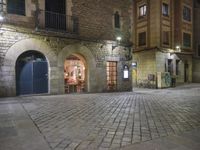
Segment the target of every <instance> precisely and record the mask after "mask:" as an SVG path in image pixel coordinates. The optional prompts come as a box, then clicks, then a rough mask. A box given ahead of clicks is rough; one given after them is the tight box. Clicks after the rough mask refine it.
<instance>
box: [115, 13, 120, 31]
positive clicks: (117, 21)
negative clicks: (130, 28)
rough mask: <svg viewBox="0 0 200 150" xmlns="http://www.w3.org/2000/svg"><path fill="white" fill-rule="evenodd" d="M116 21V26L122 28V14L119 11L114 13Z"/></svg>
mask: <svg viewBox="0 0 200 150" xmlns="http://www.w3.org/2000/svg"><path fill="white" fill-rule="evenodd" d="M114 22H115V28H120V15H119V12H118V11H116V12H115V14H114Z"/></svg>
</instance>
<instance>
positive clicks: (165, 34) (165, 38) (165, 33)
mask: <svg viewBox="0 0 200 150" xmlns="http://www.w3.org/2000/svg"><path fill="white" fill-rule="evenodd" d="M163 44H165V45H169V31H163Z"/></svg>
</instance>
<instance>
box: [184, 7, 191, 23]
mask: <svg viewBox="0 0 200 150" xmlns="http://www.w3.org/2000/svg"><path fill="white" fill-rule="evenodd" d="M183 19H184V20H186V21H191V10H190V8H188V7H186V6H184V7H183Z"/></svg>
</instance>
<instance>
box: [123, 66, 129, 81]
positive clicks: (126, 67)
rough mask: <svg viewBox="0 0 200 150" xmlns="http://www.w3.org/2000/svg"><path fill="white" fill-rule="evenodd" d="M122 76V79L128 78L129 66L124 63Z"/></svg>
mask: <svg viewBox="0 0 200 150" xmlns="http://www.w3.org/2000/svg"><path fill="white" fill-rule="evenodd" d="M123 78H124V79H128V78H129V68H128V66H127V65H124V68H123Z"/></svg>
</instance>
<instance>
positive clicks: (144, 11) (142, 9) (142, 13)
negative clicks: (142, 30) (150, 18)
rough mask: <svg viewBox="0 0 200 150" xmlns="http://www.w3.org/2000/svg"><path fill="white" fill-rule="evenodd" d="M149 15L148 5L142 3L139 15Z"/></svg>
mask: <svg viewBox="0 0 200 150" xmlns="http://www.w3.org/2000/svg"><path fill="white" fill-rule="evenodd" d="M146 15H147V5H142V6H140V7H139V17H143V16H146Z"/></svg>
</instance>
